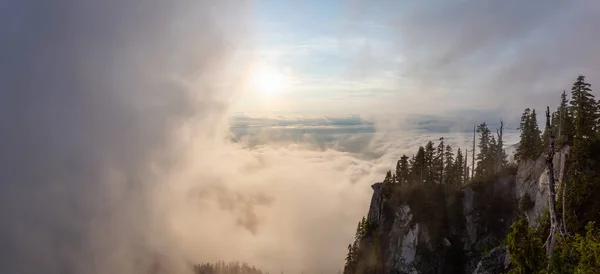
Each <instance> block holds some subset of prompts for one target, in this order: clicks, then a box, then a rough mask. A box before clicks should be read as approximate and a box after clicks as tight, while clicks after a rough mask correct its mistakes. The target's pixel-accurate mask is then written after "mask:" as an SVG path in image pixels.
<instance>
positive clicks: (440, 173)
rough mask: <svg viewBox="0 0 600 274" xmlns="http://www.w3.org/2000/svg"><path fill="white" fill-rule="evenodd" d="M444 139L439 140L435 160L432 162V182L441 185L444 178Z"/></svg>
mask: <svg viewBox="0 0 600 274" xmlns="http://www.w3.org/2000/svg"><path fill="white" fill-rule="evenodd" d="M444 149H445V146H444V137H442V138H440V143H439V144H438V146H437V149H436V153H435V160H434V164H433V166H434V169H435V172H434V178H433V180H434V182H437V183H440V184H442V183H443V180H444V176H446V175H445V174H444Z"/></svg>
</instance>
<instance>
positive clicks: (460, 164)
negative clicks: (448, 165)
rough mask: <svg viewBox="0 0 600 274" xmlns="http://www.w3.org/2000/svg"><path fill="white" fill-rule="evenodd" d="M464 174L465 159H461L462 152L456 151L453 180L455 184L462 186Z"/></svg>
mask: <svg viewBox="0 0 600 274" xmlns="http://www.w3.org/2000/svg"><path fill="white" fill-rule="evenodd" d="M465 173H466V169H465V159H464V157H463V154H462V150H461V149H458V151H456V160H454V174H455V175H454V178H455V179H456V182H455V183H456V184H458V185H462V184H463V183H464V182H465V181H464V177H465V176H464V175H465Z"/></svg>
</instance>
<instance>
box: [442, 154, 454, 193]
mask: <svg viewBox="0 0 600 274" xmlns="http://www.w3.org/2000/svg"><path fill="white" fill-rule="evenodd" d="M444 161H445V163H444V182H443V183H445V184H446V185H447V186H451V185H454V182H455V180H456V173H455V172H454V170H455V169H454V152H452V147H451V146H450V145H446V150H445V151H444Z"/></svg>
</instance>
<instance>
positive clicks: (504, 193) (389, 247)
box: [354, 147, 570, 274]
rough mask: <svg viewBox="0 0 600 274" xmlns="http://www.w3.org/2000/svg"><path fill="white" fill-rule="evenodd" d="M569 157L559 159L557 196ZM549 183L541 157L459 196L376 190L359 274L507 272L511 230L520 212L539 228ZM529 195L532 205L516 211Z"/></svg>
mask: <svg viewBox="0 0 600 274" xmlns="http://www.w3.org/2000/svg"><path fill="white" fill-rule="evenodd" d="M569 152H570V149H569V148H568V147H565V148H563V149H562V150H560V151H559V152H558V153H557V154H556V157H555V159H554V161H555V162H554V166H555V168H556V170H555V172H556V178H557V179H558V180H559V183H558V184H559V186H558V187H557V189H558V190H559V192H560V190H561V187H560V185H561V184H562V181H563V180H565V175H564V174H566V169H567V168H568V167H567V164H568V155H569ZM547 180H548V178H547V170H546V169H545V162H544V159H543V158H542V157H540V158H539V159H538V160H536V161H533V160H530V161H523V162H521V163H520V165H519V166H518V168H517V169H516V170H514V169H512V170H510V169H507V170H505V171H504V172H502V173H500V174H498V175H496V176H494V177H490V178H485V179H482V180H478V181H476V182H473V183H471V184H470V185H468V186H465V187H463V188H461V189H459V190H449V189H445V188H444V187H443V186H440V185H431V186H412V187H410V186H400V185H395V184H383V183H376V184H374V185H373V186H372V188H373V191H374V192H373V197H372V199H371V204H370V208H369V213H368V217H367V222H368V223H369V228H368V229H367V231H366V233H365V234H364V236H363V237H362V238H361V239H360V242H359V245H360V252H359V254H358V255H357V258H358V259H357V260H358V262H357V265H356V268H355V271H354V272H356V273H480V274H483V273H504V272H506V271H508V269H509V256H508V254H507V251H506V248H505V247H504V244H503V241H504V239H505V238H506V235H507V233H508V232H509V229H510V225H511V224H512V222H513V221H514V220H515V218H516V217H517V216H518V214H519V212H523V213H525V214H526V215H527V217H528V218H529V220H530V221H531V224H532V225H537V221H538V218H539V216H540V215H541V214H542V212H543V211H544V210H545V209H546V208H547V205H548V191H547ZM526 193H527V195H528V196H529V197H530V198H531V201H530V206H529V207H527V208H525V209H519V204H520V203H519V201H520V200H521V199H523V197H524V196H525V194H526Z"/></svg>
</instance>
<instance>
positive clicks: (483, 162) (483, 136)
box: [475, 122, 492, 176]
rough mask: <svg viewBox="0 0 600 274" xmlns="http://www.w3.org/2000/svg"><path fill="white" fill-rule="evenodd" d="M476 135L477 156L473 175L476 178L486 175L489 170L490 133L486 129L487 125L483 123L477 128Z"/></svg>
mask: <svg viewBox="0 0 600 274" xmlns="http://www.w3.org/2000/svg"><path fill="white" fill-rule="evenodd" d="M477 133H479V144H478V147H479V153H478V154H477V158H476V159H477V161H478V162H477V167H476V168H475V174H476V175H477V176H484V175H487V174H488V173H489V172H490V171H491V170H490V167H492V166H491V165H490V158H489V157H490V140H491V138H492V136H491V132H490V130H489V128H488V127H487V124H486V123H485V122H483V123H482V124H480V125H479V126H477Z"/></svg>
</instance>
